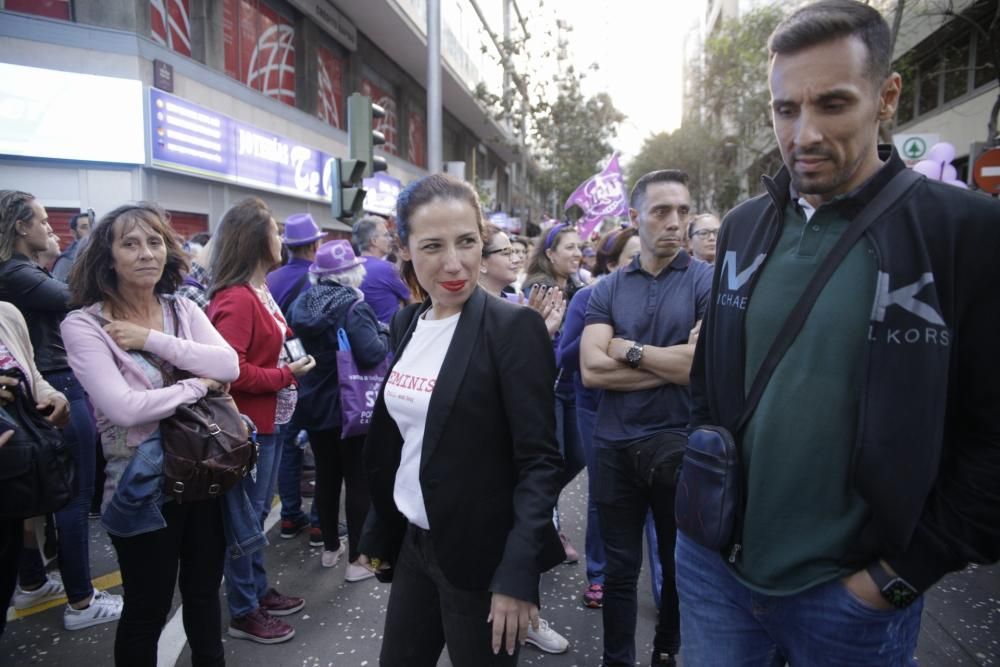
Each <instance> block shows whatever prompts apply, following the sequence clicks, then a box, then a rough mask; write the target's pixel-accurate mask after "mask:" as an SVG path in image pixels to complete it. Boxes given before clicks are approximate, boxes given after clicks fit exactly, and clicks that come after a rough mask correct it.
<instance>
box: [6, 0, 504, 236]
mask: <svg viewBox="0 0 1000 667" xmlns="http://www.w3.org/2000/svg"><path fill="white" fill-rule="evenodd" d="M466 2H467V0H452V2H450V3H443V4H444V12H443V15H444V20H443V30H442V36H443V39H442V42H443V48H442V63H443V73H442V74H443V75H442V84H443V85H442V92H443V106H444V132H443V135H444V147H443V156H442V157H443V160H444V162H446V163H449V162H450V163H453V164H452V165H450V172H451V173H455V174H457V175H459V176H464V177H465V178H466V179H467V180H470V181H478V180H487V179H492V182H493V183H494V185H493V187H494V190H495V193H496V202H495V203H494V205H495V206H497V207H498V208H502V207H503V206H504V204H505V203H506V204H508V205H509V193H510V192H511V190H512V189H513V188H512V185H511V182H510V178H511V172H512V170H511V169H510V168H509V165H511V164H513V163H514V162H515V160H516V157H515V155H514V154H513V151H512V149H511V147H510V146H511V145H512V142H511V141H510V137H509V133H507V132H506V130H505V129H504V128H502V127H500V126H498V125H497V124H496V123H495V122H494V121H493V120H492V119H491V118H490V116H489V115H488V114H487V113H486V112H485V111H484V110H483V108H482V106H481V105H480V104H478V103H477V101H476V99H475V95H474V89H475V87H476V85H478V84H479V83H483V84H484V85H486V86H489V87H491V88H493V87H495V88H494V89H499V86H500V85H501V84H502V73H500V72H498V71H497V68H496V66H495V65H494V64H493V62H494V61H493V60H492V59H490V58H488V57H487V54H484V53H483V50H482V49H481V48H480V44H479V43H478V35H479V30H481V29H482V27H481V26H479V25H477V24H476V23H478V22H479V19H478V17H476V19H475V20H476V23H474V22H472V21H471V20H470V19H469V16H467V15H466V16H464V17H463V16H462V15H461V9H462V7H463V6H465V3H466ZM423 6H424V3H423V2H420V1H419V0H358V1H354V0H336V1H334V0H0V91H2V92H0V117H2V118H3V122H2V123H0V180H2V182H3V183H4V187H8V188H9V187H13V188H18V189H22V190H27V191H30V192H32V193H33V194H35V195H36V196H37V197H38V198H39V200H40V201H41V202H42V203H43V204H44V205H45V206H46V208H47V209H48V210H49V212H50V217H51V218H52V220H53V222H54V223H55V226H56V228H57V229H59V231H60V232H62V234H63V235H65V233H66V229H65V221H66V220H68V217H69V216H70V215H71V214H72V213H75V212H77V211H80V210H85V209H87V208H92V209H94V210H95V212H96V214H97V216H98V217H100V216H101V215H102V214H103V213H105V212H107V211H108V210H110V209H111V208H113V207H115V206H117V205H119V204H121V203H123V202H126V201H130V200H139V199H148V200H153V201H157V202H159V203H160V204H162V205H163V206H164V207H165V208H167V209H168V210H169V211H170V212H171V215H172V220H173V222H174V226H175V227H176V228H177V229H178V231H179V232H180V233H181V234H183V235H185V236H189V235H190V234H192V233H194V232H196V231H203V230H211V229H212V228H214V226H215V224H217V221H218V220H219V219H221V216H222V214H223V213H224V212H225V211H226V210H227V209H228V208H229V207H230V206H231V205H232V204H233V203H235V202H236V201H239V200H240V199H242V198H244V197H247V196H251V195H253V196H259V197H262V198H263V199H265V201H267V202H268V204H269V205H270V206H271V207H272V209H273V210H274V211H275V215H276V216H277V217H278V219H279V220H281V219H284V218H285V217H286V216H287V215H290V214H292V213H297V212H303V211H307V212H309V213H311V214H312V215H313V216H314V218H315V219H316V220H317V221H319V222H320V223H321V225H322V226H323V227H325V228H327V229H330V230H338V229H339V230H341V231H343V230H344V226H343V225H342V224H341V223H339V222H337V221H335V220H333V219H332V218H331V215H330V210H329V198H330V194H329V193H330V183H329V163H330V161H331V160H332V159H333V158H336V157H347V155H348V140H347V118H346V100H347V97H348V96H349V95H350V94H351V93H352V92H360V93H362V94H365V95H368V96H370V97H371V98H372V100H373V101H374V102H376V103H378V104H380V105H381V106H382V107H383V108H384V109H385V110H386V117H385V118H384V119H382V120H381V121H378V124H377V127H376V129H379V130H381V131H382V132H383V134H384V135H385V136H386V144H385V146H383V147H381V148H380V149H378V152H380V153H381V154H382V155H383V156H384V157H385V158H386V160H387V162H388V165H389V169H388V175H389V176H391V177H393V178H394V179H397V180H398V181H399V182H400V183H402V184H404V185H405V184H406V183H408V182H409V181H411V180H414V179H415V178H419V177H420V176H422V175H424V174H426V173H427V172H426V167H427V145H426V133H427V121H426V92H425V84H426V59H427V58H426V21H424V22H423V23H420V21H419V17H420V11H419V9H420V8H422V7H423ZM468 13H469V14H471V10H470V11H469V12H468ZM456 14H458V16H457V17H456ZM463 20H464V21H466V24H467V25H464V26H462V27H459V28H456V26H455V23H456V21H459V22H460V21H463Z"/></svg>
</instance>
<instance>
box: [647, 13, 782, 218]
mask: <svg viewBox="0 0 1000 667" xmlns="http://www.w3.org/2000/svg"><path fill="white" fill-rule="evenodd" d="M781 18H782V12H781V10H780V9H778V8H776V7H773V6H766V7H760V8H757V9H755V10H753V11H751V12H748V13H747V14H745V15H743V16H742V17H740V18H739V19H735V20H728V21H724V22H723V23H722V24H721V25H720V26H719V27H718V28H717V29H716V30H715V31H714V32H713V33H712V34H711V35H709V36H708V38H707V39H706V40H705V44H704V47H703V53H702V55H701V57H699V58H697V59H695V60H694V61H692V62H691V63H689V64H688V80H689V81H690V83H691V90H692V91H694V96H695V101H696V102H697V104H696V105H695V106H693V107H692V108H689V109H687V113H686V117H685V119H684V122H683V124H682V125H681V127H680V128H679V129H677V130H675V131H674V132H672V133H669V134H666V133H664V134H659V135H656V136H653V137H650V138H649V139H647V140H646V143H645V144H644V145H643V147H642V149H641V150H640V152H639V154H638V155H637V156H636V157H635V159H634V160H633V161H632V163H631V165H630V167H629V181H630V182H631V183H634V182H635V181H636V180H637V179H638V178H639V176H641V175H642V174H644V173H646V172H647V171H651V170H653V169H663V168H668V167H674V168H679V169H684V170H685V171H686V172H688V174H689V176H690V177H691V191H692V196H693V198H694V204H695V206H696V207H697V208H698V209H701V210H704V209H711V210H714V211H716V212H718V213H725V212H726V211H728V210H729V209H730V208H732V207H733V206H734V205H735V204H736V203H737V202H738V201H739V200H740V199H741V198H742V197H743V196H745V195H746V194H747V192H748V191H751V192H752V191H753V189H754V188H756V185H757V184H756V183H750V184H749V187H747V185H745V184H746V182H747V175H746V174H747V170H748V169H750V168H751V167H753V166H755V165H760V164H770V159H771V157H772V155H773V153H774V148H775V140H774V135H773V133H772V132H771V129H770V128H771V123H770V119H771V113H770V93H769V91H768V85H767V38H768V36H769V35H770V34H771V32H772V31H773V30H774V28H775V26H777V25H778V22H779V21H780V20H781Z"/></svg>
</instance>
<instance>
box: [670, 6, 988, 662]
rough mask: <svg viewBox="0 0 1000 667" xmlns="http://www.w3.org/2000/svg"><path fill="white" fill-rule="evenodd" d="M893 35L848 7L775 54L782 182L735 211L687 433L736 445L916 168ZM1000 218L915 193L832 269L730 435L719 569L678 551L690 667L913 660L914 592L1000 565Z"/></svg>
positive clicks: (981, 199)
mask: <svg viewBox="0 0 1000 667" xmlns="http://www.w3.org/2000/svg"><path fill="white" fill-rule="evenodd" d="M889 42H890V39H889V29H888V26H887V25H886V23H885V21H884V20H883V18H882V17H881V16H880V15H879V14H878V12H877V11H875V10H874V9H872V8H870V7H868V6H866V5H862V4H861V3H858V2H854V1H853V0H825V1H823V2H819V3H816V4H813V5H809V6H806V7H804V8H802V9H800V10H798V11H796V12H795V13H794V14H792V15H791V16H790V17H789V18H787V19H785V20H784V21H783V22H782V23H781V25H779V26H778V28H776V30H775V32H774V33H773V34H772V35H771V38H770V41H769V49H770V52H771V65H770V87H771V95H772V115H773V121H774V129H775V134H776V136H777V139H778V145H779V148H780V150H781V154H782V157H783V159H784V162H785V167H784V168H783V169H782V170H781V171H780V172H779V173H778V174H777V176H776V177H775V178H774V179H773V180H772V179H765V186H766V188H767V191H768V192H767V194H765V195H762V196H760V197H757V198H756V199H753V200H751V201H749V202H746V203H744V204H742V205H741V206H739V207H737V208H736V209H735V210H733V211H732V212H731V213H730V214H729V215H728V216H727V217H726V220H725V222H724V224H723V227H722V235H721V237H720V239H719V243H718V255H717V260H716V264H715V266H716V268H715V275H714V279H713V289H712V299H711V305H710V307H709V312H708V314H707V316H706V320H705V323H704V326H703V328H702V331H701V335H700V338H699V341H698V347H697V352H696V354H695V360H694V366H693V368H692V377H691V390H692V399H693V408H692V411H693V422H694V424H695V425H699V424H718V425H722V426H725V427H727V428H729V429H733V428H734V427H735V425H736V422H737V421H738V420H739V417H740V413H741V412H742V410H743V404H744V400H745V397H746V392H747V391H748V390H749V387H750V385H751V383H752V382H753V379H754V376H755V374H756V372H757V370H758V369H759V367H760V366H761V364H762V362H763V360H764V358H765V356H766V355H767V352H768V349H769V347H770V345H771V343H772V342H773V341H774V339H775V336H776V334H777V332H778V330H779V329H780V328H781V326H782V324H783V323H784V321H785V320H786V318H787V317H788V315H789V313H790V311H791V309H792V307H793V305H794V304H795V303H796V301H797V300H798V298H799V296H800V295H801V294H802V292H803V290H804V288H805V285H806V284H807V283H808V282H809V280H810V279H811V278H812V275H813V273H814V272H815V271H816V269H817V266H818V265H819V264H820V263H821V262H822V260H823V259H824V258H825V257H826V256H827V255H828V254H829V252H830V250H831V248H832V246H833V245H834V243H835V242H836V241H837V239H838V238H839V237H840V236H841V234H842V233H843V232H844V230H845V229H846V228H847V227H848V226H849V225H850V223H851V221H852V220H853V219H854V218H855V217H857V216H858V214H859V213H860V212H861V211H862V210H863V209H864V208H865V206H866V205H868V204H869V203H871V202H878V201H880V198H883V197H884V191H885V188H886V186H887V184H888V183H889V181H890V180H892V178H893V177H894V176H895V175H896V174H897V173H898V172H899V171H901V170H902V169H904V168H905V167H904V165H903V163H902V161H901V160H900V158H899V156H898V155H896V154H895V152H892V151H890V150H888V149H883V150H880V149H879V147H878V145H877V139H878V126H879V122H880V121H882V120H888V119H889V118H891V117H892V115H893V113H894V112H895V107H896V104H897V101H898V100H899V95H900V89H901V80H900V76H899V75H898V74H895V73H890V71H889V63H890V46H889ZM997 220H1000V204H998V203H997V202H996V201H993V200H991V199H990V198H989V197H986V196H983V195H981V194H974V193H967V192H964V191H962V190H959V189H957V188H954V187H952V186H949V185H944V184H940V183H936V182H931V181H927V180H923V179H922V180H920V181H919V182H917V183H916V184H915V185H914V186H912V187H911V188H910V189H909V190H908V191H907V192H906V194H904V195H903V197H902V198H901V199H900V200H899V201H897V202H896V203H895V204H893V205H891V206H889V208H888V209H887V211H886V212H885V213H884V214H883V215H881V216H879V218H878V219H877V220H876V221H875V222H874V223H873V224H872V225H871V226H870V227H869V228H868V230H867V232H866V233H865V235H864V236H863V237H862V239H861V240H860V241H858V242H857V243H856V244H855V245H854V246H853V248H852V249H851V250H850V252H849V253H848V254H847V256H846V257H845V259H844V260H843V261H842V262H841V263H840V265H839V266H838V268H837V270H836V271H835V272H834V273H833V275H832V277H831V278H830V280H829V282H828V283H827V284H826V287H825V288H824V289H823V291H822V292H821V293H820V295H819V297H818V299H817V300H816V302H815V305H814V306H813V308H812V310H811V311H810V314H809V316H808V318H807V319H806V321H805V324H804V326H803V327H802V329H801V331H800V332H799V334H798V336H797V337H796V338H795V340H794V342H793V343H792V345H791V346H790V347H789V348H788V351H787V352H786V353H785V355H784V356H783V357H782V358H781V361H780V362H779V364H778V366H777V367H776V369H775V371H774V373H773V375H772V376H771V379H770V382H769V383H768V384H767V387H766V389H765V391H764V393H763V395H762V398H761V400H760V403H759V404H758V406H757V408H756V411H755V412H754V414H753V416H752V417H751V419H750V420H749V422H748V423H747V425H746V427H745V428H744V429H743V430H741V431H740V432H739V433H737V434H736V438H737V444H738V447H739V448H740V452H741V458H742V463H743V473H744V484H745V487H744V488H745V490H746V493H745V505H744V508H743V509H744V511H743V520H742V522H741V525H740V527H739V528H740V529H741V530H742V540H741V541H740V543H739V545H740V546H741V547H742V548H741V549H735V548H731V549H727V550H726V553H725V557H723V556H722V555H720V554H719V553H717V552H715V551H712V550H710V549H706V548H704V547H702V546H701V545H699V544H696V543H695V542H694V541H693V540H692V539H690V538H689V537H687V536H685V535H684V534H683V533H682V534H680V535H679V536H678V545H677V582H678V593H679V595H680V601H681V616H682V625H681V627H682V632H683V634H684V655H685V661H686V662H687V663H689V664H695V665H703V664H704V665H710V664H741V665H757V664H760V665H771V664H780V662H779V663H776V662H775V661H776V660H779V658H780V659H784V660H787V661H788V662H789V663H791V664H809V665H821V664H851V665H888V664H892V665H902V664H909V662H910V660H911V659H912V655H913V651H914V649H915V646H916V641H917V636H918V634H919V629H920V610H921V608H922V596H921V594H922V592H923V591H924V590H926V589H927V588H928V587H930V586H931V585H933V584H934V582H935V581H937V580H938V579H939V578H941V577H942V576H943V575H944V574H946V573H947V572H950V571H953V570H958V569H961V568H963V567H965V566H966V564H967V563H969V562H970V561H974V562H980V563H986V562H992V561H995V560H996V559H997V558H998V555H1000V485H998V484H997V479H998V478H1000V435H998V434H1000V412H998V410H997V406H998V405H1000V383H998V382H997V377H1000V354H998V349H997V345H996V341H997V340H998V339H1000V317H997V312H998V308H1000V291H998V290H997V285H1000V269H998V265H997V263H996V261H995V258H994V257H992V254H993V252H994V250H995V249H996V248H997V247H1000V226H998V225H997V224H996V222H997Z"/></svg>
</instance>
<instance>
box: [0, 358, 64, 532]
mask: <svg viewBox="0 0 1000 667" xmlns="http://www.w3.org/2000/svg"><path fill="white" fill-rule="evenodd" d="M0 375H5V376H7V377H13V378H15V379H17V380H18V381H19V384H18V386H17V387H9V388H8V389H9V390H10V391H11V392H12V393H13V394H14V396H15V398H14V401H13V402H11V403H8V404H7V405H5V406H4V407H3V408H0V424H2V425H3V426H6V427H8V428H9V429H11V430H13V431H14V435H13V436H12V437H11V439H10V440H9V441H7V443H6V444H5V445H3V446H2V447H0V517H3V518H5V519H27V518H29V517H33V516H39V515H42V514H49V513H50V512H55V511H57V510H60V509H62V508H63V507H65V506H66V504H67V503H69V501H70V500H71V499H72V498H73V497H74V496H75V495H76V491H77V486H76V467H75V466H74V464H73V459H72V458H71V457H70V454H69V451H68V450H67V449H66V444H65V442H64V441H63V435H62V432H61V431H60V430H59V429H57V428H56V427H55V426H53V425H52V424H51V423H50V422H49V421H48V420H47V419H45V417H44V416H43V415H42V414H41V413H40V412H39V411H38V409H37V408H36V407H35V401H34V400H33V399H32V397H31V395H30V394H29V393H28V384H27V380H26V379H25V377H24V374H23V373H22V372H21V371H20V370H18V369H10V370H6V371H3V372H2V373H0ZM3 430H7V429H6V428H5V429H3Z"/></svg>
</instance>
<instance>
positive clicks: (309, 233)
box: [281, 213, 326, 245]
mask: <svg viewBox="0 0 1000 667" xmlns="http://www.w3.org/2000/svg"><path fill="white" fill-rule="evenodd" d="M324 236H326V232H324V231H323V230H321V229H320V228H319V225H317V224H316V221H315V220H313V217H312V216H311V215H309V214H308V213H296V214H295V215H290V216H288V218H286V219H285V235H284V236H282V237H281V242H282V243H284V244H285V245H305V244H307V243H312V242H313V241H318V240H319V239H321V238H323V237H324Z"/></svg>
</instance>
